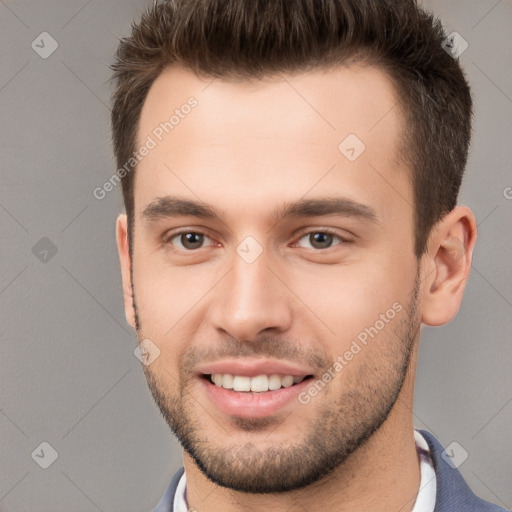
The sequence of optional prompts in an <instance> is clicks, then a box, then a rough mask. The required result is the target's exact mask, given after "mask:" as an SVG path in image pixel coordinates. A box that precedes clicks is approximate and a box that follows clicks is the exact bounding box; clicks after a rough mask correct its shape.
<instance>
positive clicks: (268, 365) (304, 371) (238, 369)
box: [197, 359, 313, 377]
mask: <svg viewBox="0 0 512 512" xmlns="http://www.w3.org/2000/svg"><path fill="white" fill-rule="evenodd" d="M197 372H198V373H199V374H202V375H213V374H215V373H222V374H226V373H229V374H231V375H244V376H247V377H257V376H258V375H263V374H265V375H273V374H281V375H292V376H293V377H305V376H306V375H312V373H313V372H312V371H311V370H310V369H309V368H300V367H298V366H295V365H293V364H291V363H287V362H284V361H276V360H272V359H258V360H256V361H255V360H245V361H244V360H241V359H231V360H229V359H225V360H222V361H217V362H214V363H208V364H204V365H199V366H198V367H197Z"/></svg>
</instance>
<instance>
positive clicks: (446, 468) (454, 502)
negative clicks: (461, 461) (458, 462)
mask: <svg viewBox="0 0 512 512" xmlns="http://www.w3.org/2000/svg"><path fill="white" fill-rule="evenodd" d="M419 432H420V433H421V435H422V436H423V437H424V438H425V441H427V444H428V446H429V448H430V454H431V456H432V462H433V464H434V470H435V472H436V484H437V490H436V506H435V512H445V511H446V512H459V511H460V512H473V511H474V512H506V510H505V509H503V508H501V507H498V506H497V505H494V504H492V503H489V502H488V501H484V500H482V499H481V498H479V497H478V496H476V494H474V493H473V491H472V490H471V489H470V487H469V486H468V484H467V483H466V481H465V480H464V478H463V477H462V475H461V474H460V472H459V470H458V469H457V468H456V467H454V466H452V465H450V464H449V462H447V461H446V460H445V458H446V455H445V458H443V452H444V451H445V450H444V447H443V446H442V445H441V443H440V442H439V441H438V440H437V439H436V438H435V437H434V436H433V435H432V434H431V433H430V432H427V431H426V430H419Z"/></svg>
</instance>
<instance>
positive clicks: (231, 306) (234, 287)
mask: <svg viewBox="0 0 512 512" xmlns="http://www.w3.org/2000/svg"><path fill="white" fill-rule="evenodd" d="M269 267H270V265H269V260H268V258H267V257H266V255H265V252H263V254H261V255H260V257H259V258H257V259H256V261H253V262H251V263H248V262H246V261H245V260H244V259H243V258H241V257H240V256H239V255H238V254H234V257H233V265H232V268H231V271H230V272H229V273H228V274H227V275H226V277H225V278H224V279H223V280H222V281H221V283H219V285H220V286H216V287H215V294H214V297H213V300H212V303H211V304H212V305H211V307H210V308H209V313H210V319H211V322H212V324H213V327H214V328H215V329H217V330H219V331H222V332H225V333H228V334H229V335H230V336H232V337H234V338H235V339H237V340H240V341H246V340H254V339H256V337H257V336H258V334H260V333H262V332H263V331H266V332H267V333H268V332H270V331H273V332H274V333H283V332H286V331H287V330H288V329H289V328H290V325H291V320H292V302H291V300H292V298H291V297H290V294H288V293H287V290H286V287H285V286H284V285H283V283H282V282H281V281H280V280H279V279H277V277H276V274H278V272H276V270H275V269H274V268H272V270H271V269H270V268H269Z"/></svg>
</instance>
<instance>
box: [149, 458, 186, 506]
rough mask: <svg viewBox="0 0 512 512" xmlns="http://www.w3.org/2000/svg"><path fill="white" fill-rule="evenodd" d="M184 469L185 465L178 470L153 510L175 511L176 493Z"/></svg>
mask: <svg viewBox="0 0 512 512" xmlns="http://www.w3.org/2000/svg"><path fill="white" fill-rule="evenodd" d="M184 471H185V470H184V468H183V467H181V468H180V469H178V471H176V473H175V474H174V476H173V477H172V479H171V481H170V483H169V485H168V486H167V489H166V490H165V492H164V494H163V496H162V498H161V499H160V501H159V502H158V505H157V506H156V508H155V509H154V510H153V512H173V508H174V506H173V505H174V495H175V494H176V489H177V487H178V484H179V482H180V479H181V477H182V475H183V473H184Z"/></svg>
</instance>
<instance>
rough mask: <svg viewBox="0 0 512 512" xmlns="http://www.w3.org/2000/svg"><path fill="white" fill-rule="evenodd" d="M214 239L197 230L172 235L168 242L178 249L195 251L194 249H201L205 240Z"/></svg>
mask: <svg viewBox="0 0 512 512" xmlns="http://www.w3.org/2000/svg"><path fill="white" fill-rule="evenodd" d="M208 240H209V241H210V242H211V241H212V240H211V239H210V238H209V237H207V236H206V235H204V234H203V233H197V232H196V231H184V232H182V233H177V234H175V235H173V236H171V237H170V238H169V239H168V241H167V243H170V244H171V245H174V246H175V247H177V248H178V249H182V250H185V251H193V250H194V249H200V248H201V247H202V246H203V243H204V242H205V241H208Z"/></svg>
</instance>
